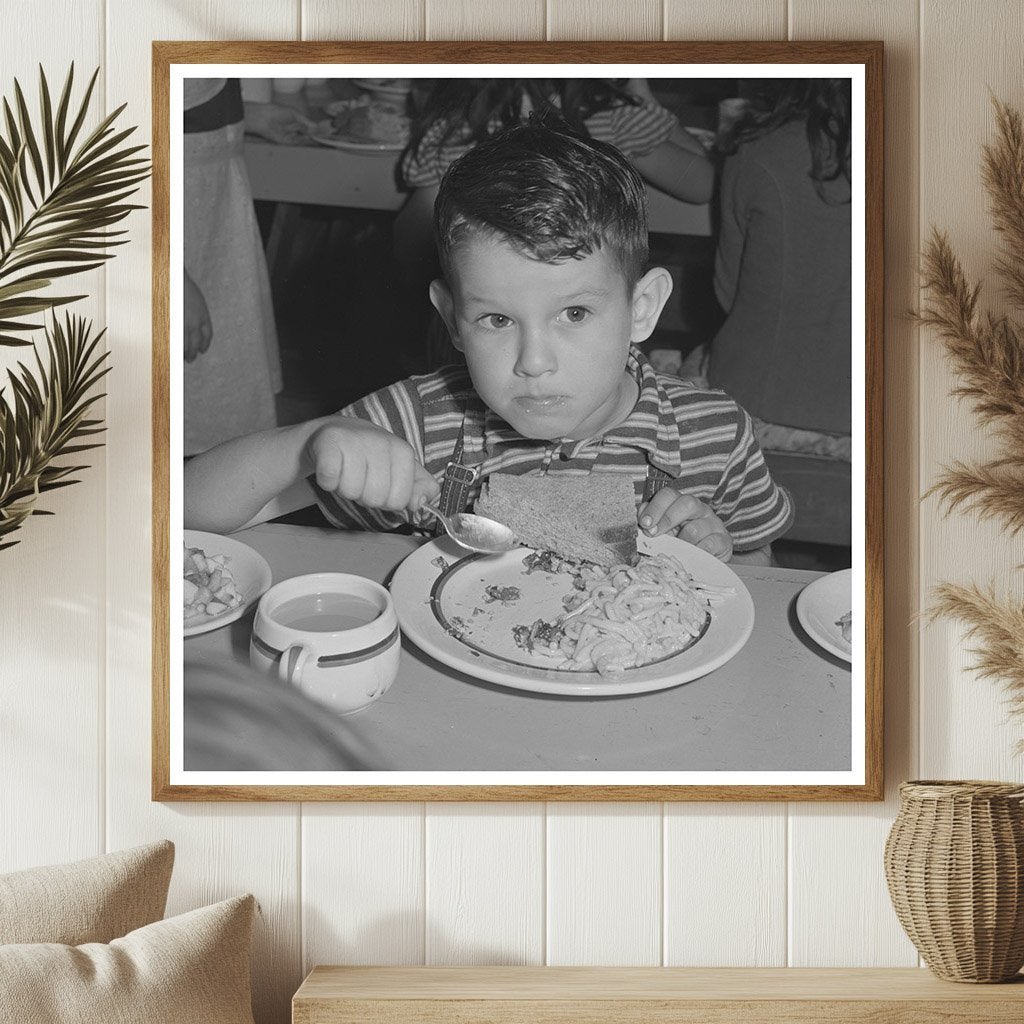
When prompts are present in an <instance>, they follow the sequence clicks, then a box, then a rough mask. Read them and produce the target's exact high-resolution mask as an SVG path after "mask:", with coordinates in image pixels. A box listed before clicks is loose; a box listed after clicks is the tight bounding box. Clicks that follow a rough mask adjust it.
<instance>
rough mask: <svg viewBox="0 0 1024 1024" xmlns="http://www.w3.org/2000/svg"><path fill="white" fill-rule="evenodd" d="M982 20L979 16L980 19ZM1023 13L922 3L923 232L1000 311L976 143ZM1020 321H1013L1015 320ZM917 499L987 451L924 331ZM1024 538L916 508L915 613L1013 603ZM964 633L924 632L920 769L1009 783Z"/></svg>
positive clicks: (1006, 80) (1016, 69) (1017, 76)
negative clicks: (948, 600) (973, 592)
mask: <svg viewBox="0 0 1024 1024" xmlns="http://www.w3.org/2000/svg"><path fill="white" fill-rule="evenodd" d="M982 12H984V17H981V16H980V15H981V13H982ZM1022 36H1024V7H1022V6H1021V5H1020V4H1019V3H1015V2H1014V0H986V2H985V3H984V4H982V5H981V6H980V7H979V5H977V4H973V3H970V2H968V0H956V2H954V0H934V2H932V3H927V4H925V5H924V6H923V7H922V11H921V49H922V53H923V54H926V55H927V57H926V59H923V60H922V63H921V232H922V234H927V233H928V232H929V231H930V230H931V228H932V227H938V228H941V229H943V230H944V231H946V232H947V233H948V235H949V239H950V243H951V244H952V246H953V249H954V251H955V252H956V253H957V254H958V255H959V256H960V257H961V259H962V261H963V263H964V269H965V271H966V273H967V275H968V277H970V278H971V279H976V280H980V281H981V282H982V285H983V287H982V298H981V303H980V308H981V309H984V308H985V305H986V304H990V305H991V307H992V308H995V309H996V310H1002V311H1004V312H1005V311H1006V305H1005V300H1004V299H1003V298H1002V296H1001V294H1000V285H999V282H998V279H997V278H996V275H995V274H994V273H993V272H992V259H993V257H994V255H995V253H996V247H997V244H998V239H997V237H996V235H995V232H994V231H993V230H992V221H991V219H990V217H989V214H988V206H987V200H986V195H985V193H984V192H983V190H982V188H981V184H980V180H981V179H980V167H981V147H982V145H983V144H984V143H986V142H990V141H992V140H993V138H994V135H995V118H994V115H993V110H992V105H991V102H990V99H989V91H990V90H991V92H992V94H993V95H995V96H997V97H998V98H999V99H1001V100H1003V101H1005V102H1009V103H1011V104H1013V106H1015V107H1016V108H1017V109H1018V110H1020V109H1022V107H1024V79H1022V78H1021V61H1020V51H1021V46H1020V43H1021V39H1022ZM1018 315H1019V313H1018ZM922 333H923V334H924V335H925V336H924V337H923V338H922V346H921V377H920V386H921V460H920V467H921V479H920V484H919V486H920V490H921V493H924V491H925V490H926V489H927V488H928V487H929V486H930V485H931V484H932V483H934V481H935V477H936V475H937V474H938V472H939V471H940V469H941V467H942V466H943V465H948V464H949V463H951V462H953V461H954V460H955V459H964V460H966V461H971V460H973V459H976V458H983V457H985V455H986V454H991V453H992V452H993V451H994V446H993V444H992V441H991V437H989V436H987V435H986V434H985V433H984V432H983V431H981V430H980V429H979V427H978V425H977V421H976V420H975V419H974V417H973V416H972V414H971V412H970V407H969V406H968V405H967V404H965V403H963V402H961V401H959V400H957V399H954V398H951V397H949V392H950V390H951V388H952V387H953V386H955V384H956V381H955V379H954V377H953V375H952V373H951V372H950V368H949V366H948V364H947V363H946V360H945V357H944V349H943V346H942V343H941V342H940V341H939V340H938V339H937V338H936V337H934V335H933V334H932V333H931V332H922ZM1022 562H1024V538H1021V537H1017V538H1016V539H1013V540H1011V539H1010V538H1009V537H1008V536H1007V535H1006V534H1005V533H1004V532H1003V531H1002V530H1001V529H1000V528H999V524H998V523H997V522H994V521H989V522H986V523H978V522H977V520H976V519H974V518H973V517H969V516H965V515H961V514H955V515H952V516H950V517H949V518H944V517H942V516H941V515H940V513H939V505H938V502H937V501H936V500H935V498H934V497H933V498H929V499H928V500H927V501H926V502H924V504H923V505H922V506H921V574H920V579H921V588H922V589H921V605H922V607H923V608H926V607H927V606H928V603H929V601H930V600H931V595H930V591H931V588H932V587H933V586H934V585H935V584H936V583H937V582H939V581H940V580H951V581H954V582H960V583H967V582H971V581H977V582H978V583H980V584H982V585H983V586H986V585H987V584H988V583H989V581H994V582H995V583H996V586H997V588H998V589H999V590H1001V591H1008V592H1011V593H1015V594H1016V596H1017V599H1018V601H1019V600H1020V599H1021V596H1022V586H1021V573H1020V570H1019V569H1018V566H1019V565H1020V564H1021V563H1022ZM962 635H963V629H962V627H961V626H960V625H959V624H957V623H952V622H946V621H942V622H939V623H937V624H936V625H933V626H929V627H927V628H925V630H924V631H923V634H922V637H923V640H922V646H921V681H922V691H921V718H920V732H921V768H922V771H923V772H924V773H925V774H927V775H929V776H947V777H964V776H968V777H972V776H973V777H977V778H993V779H998V778H1009V779H1013V778H1019V777H1020V775H1021V762H1020V759H1019V758H1014V757H1013V749H1014V746H1015V744H1016V743H1018V742H1019V741H1021V740H1022V739H1024V729H1022V727H1021V721H1020V719H1017V720H1016V721H1015V722H1008V721H1007V713H1006V704H1005V702H1004V699H1003V694H1002V693H1001V691H1000V689H999V687H998V684H996V683H993V682H992V681H991V680H979V679H977V678H975V677H973V676H972V675H971V674H969V673H968V672H967V671H966V666H967V665H969V664H970V663H971V662H972V661H973V659H972V658H971V657H970V656H969V655H968V654H967V652H965V650H964V645H963V642H962Z"/></svg>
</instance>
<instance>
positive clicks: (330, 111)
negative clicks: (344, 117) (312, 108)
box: [310, 100, 409, 154]
mask: <svg viewBox="0 0 1024 1024" xmlns="http://www.w3.org/2000/svg"><path fill="white" fill-rule="evenodd" d="M374 102H377V101H374ZM361 106H365V104H364V103H360V102H359V101H358V100H335V101H334V102H333V103H328V104H327V106H326V107H324V113H325V114H327V115H328V117H327V119H325V120H323V121H320V122H319V123H318V124H317V126H316V133H315V134H313V135H310V138H311V139H313V141H314V142H319V143H320V145H321V146H331V147H332V148H334V149H343V150H346V151H347V152H350V153H365V154H374V153H380V154H383V153H398V152H400V151H401V150H403V149H405V144H406V142H407V141H408V139H409V132H408V127H407V128H406V131H405V133H404V135H405V137H404V138H403V139H402V141H400V142H396V141H386V140H381V139H367V138H362V137H360V136H358V135H343V134H336V133H334V132H332V131H331V120H330V119H331V118H333V117H334V115H335V114H339V113H341V112H342V111H343V110H349V109H351V108H352V107H361ZM406 124H407V125H408V122H406Z"/></svg>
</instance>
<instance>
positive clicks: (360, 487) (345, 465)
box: [338, 456, 367, 501]
mask: <svg viewBox="0 0 1024 1024" xmlns="http://www.w3.org/2000/svg"><path fill="white" fill-rule="evenodd" d="M366 469H367V466H366V459H365V458H352V457H349V458H345V457H344V456H342V467H341V480H340V481H339V482H338V493H339V494H340V495H341V496H342V497H343V498H348V500H349V501H358V500H359V499H360V498H361V497H362V496H363V491H364V490H365V489H366Z"/></svg>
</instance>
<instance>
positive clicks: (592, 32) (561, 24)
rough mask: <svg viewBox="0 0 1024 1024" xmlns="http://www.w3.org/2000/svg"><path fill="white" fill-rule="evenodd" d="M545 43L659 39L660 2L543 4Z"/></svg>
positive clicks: (556, 0) (564, 0)
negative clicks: (545, 27) (549, 40)
mask: <svg viewBox="0 0 1024 1024" xmlns="http://www.w3.org/2000/svg"><path fill="white" fill-rule="evenodd" d="M547 7H548V39H559V40H566V39H661V38H663V33H664V18H663V13H664V12H663V11H662V0H632V2H631V3H628V4H618V3H608V2H607V0H547Z"/></svg>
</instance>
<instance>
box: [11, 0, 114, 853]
mask: <svg viewBox="0 0 1024 1024" xmlns="http://www.w3.org/2000/svg"><path fill="white" fill-rule="evenodd" d="M2 8H3V13H2V23H3V35H4V42H3V43H2V44H0V48H2V50H3V60H2V61H0V91H2V93H3V95H4V96H5V97H7V98H8V100H9V101H10V102H11V103H13V95H14V79H15V78H17V79H18V81H19V82H20V83H21V86H22V89H23V90H24V92H25V97H26V101H27V103H28V105H29V109H30V110H31V111H32V113H33V115H35V114H36V111H37V110H38V102H37V99H36V97H37V90H38V79H39V71H38V68H39V65H42V66H43V68H44V70H45V71H46V75H47V79H48V81H49V83H50V90H51V93H52V94H54V95H55V96H59V95H60V90H61V88H62V86H63V83H64V77H65V75H66V74H67V71H68V67H69V65H70V63H71V62H72V61H75V68H76V81H77V83H78V84H77V88H76V90H75V101H76V102H80V101H81V99H82V98H83V96H84V89H85V86H86V84H87V83H88V81H89V78H90V77H91V75H92V73H93V71H94V70H95V69H96V68H97V67H100V65H101V64H102V63H103V47H104V39H103V4H102V2H101V0H94V2H82V3H78V4H71V3H68V2H65V0H42V2H40V3H38V4H35V5H33V6H29V5H27V4H7V3H5V4H3V5H2ZM55 24H62V25H66V26H67V30H66V32H63V33H57V32H54V31H53V26H54V25H55ZM102 103H103V78H102V72H101V78H100V79H99V81H98V82H97V85H96V89H95V91H94V94H93V100H92V103H91V105H90V108H89V109H90V116H89V121H88V124H89V125H90V126H95V125H96V124H97V123H98V122H99V119H100V114H101V105H102ZM36 123H37V124H38V121H37V122H36ZM127 123H130V122H127ZM103 280H104V274H103V271H102V270H97V271H93V272H92V273H89V274H86V275H82V276H81V277H75V278H72V279H71V280H70V282H68V284H67V285H66V287H67V291H65V292H64V294H72V295H77V294H82V293H86V294H88V295H89V296H90V298H89V299H88V300H87V301H80V302H76V303H74V304H73V305H72V306H70V307H65V309H66V310H67V311H68V312H70V313H72V314H74V315H78V316H83V317H85V318H86V319H89V320H92V321H93V323H94V325H96V326H97V327H98V326H101V325H102V321H103V315H104V313H103V310H104V304H103ZM61 283H62V284H64V280H62V281H61ZM58 294H59V293H58ZM59 312H60V315H61V317H63V315H64V309H61V310H59ZM36 319H37V320H39V321H41V320H42V319H43V318H42V317H37V318H36ZM47 320H49V317H47ZM25 337H26V339H28V338H31V340H33V341H34V342H35V343H36V344H37V345H38V346H39V351H40V353H41V354H45V351H46V343H45V340H44V338H43V332H42V331H36V332H34V333H33V334H32V335H26V336H25ZM44 358H45V356H44ZM17 362H24V363H26V364H27V365H28V366H29V367H30V368H33V369H34V368H35V359H34V357H33V356H32V355H31V351H30V350H29V349H27V348H20V347H19V348H0V388H2V389H3V391H4V397H5V400H8V401H10V400H11V390H10V388H9V386H8V380H7V368H8V367H10V368H14V367H15V366H16V365H17ZM94 409H95V410H96V411H97V413H99V414H100V415H102V411H103V403H102V402H100V403H99V404H98V405H96V406H94ZM81 461H83V462H87V463H89V464H90V468H89V469H87V470H84V471H83V472H82V473H80V474H77V475H76V476H77V479H79V480H80V481H81V482H80V483H78V484H75V485H74V486H72V487H67V488H63V489H60V490H57V491H52V492H50V493H49V494H45V495H43V496H42V498H41V499H40V501H39V502H38V505H37V507H38V508H41V509H45V510H47V511H50V512H53V513H54V515H53V516H52V517H51V516H46V517H44V516H35V517H32V518H30V519H29V520H28V521H27V522H26V523H25V525H24V526H22V528H21V529H20V530H18V531H17V532H15V533H14V534H13V536H12V539H15V540H18V541H19V543H18V544H17V545H16V546H15V547H13V548H9V549H7V550H5V551H2V552H0V656H2V658H3V667H2V668H0V774H2V776H3V779H4V787H3V794H2V795H0V856H2V858H3V860H4V861H5V862H6V863H7V864H10V865H11V866H12V867H20V866H28V865H30V864H33V863H39V862H40V861H46V860H61V859H72V858H75V857H86V856H91V855H93V854H95V853H97V852H99V851H100V850H101V849H102V848H103V843H104V834H103V799H104V787H105V777H104V772H103V729H104V722H103V708H104V704H105V700H106V679H105V673H104V668H103V657H104V645H105V638H104V631H105V626H106V616H105V614H104V602H105V583H104V570H103V566H104V534H105V528H104V518H105V516H106V486H105V477H104V465H105V463H106V461H107V453H106V452H105V451H103V450H102V449H98V450H96V451H93V452H86V453H84V454H83V456H82V460H81ZM41 792H44V793H46V794H47V797H46V799H45V801H43V805H44V806H45V812H44V813H40V811H41V810H42V806H41V802H40V796H39V794H40V793H41ZM26 825H27V826H28V827H26Z"/></svg>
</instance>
